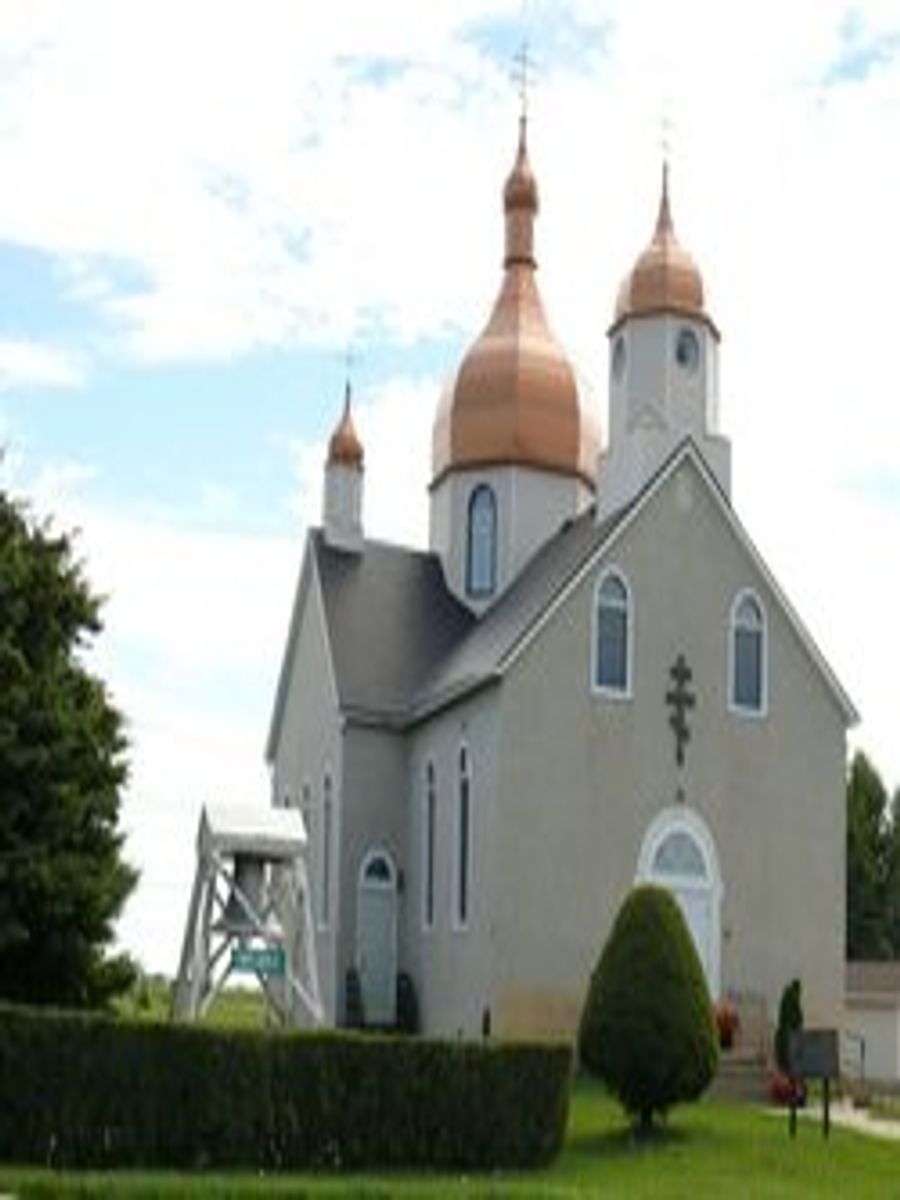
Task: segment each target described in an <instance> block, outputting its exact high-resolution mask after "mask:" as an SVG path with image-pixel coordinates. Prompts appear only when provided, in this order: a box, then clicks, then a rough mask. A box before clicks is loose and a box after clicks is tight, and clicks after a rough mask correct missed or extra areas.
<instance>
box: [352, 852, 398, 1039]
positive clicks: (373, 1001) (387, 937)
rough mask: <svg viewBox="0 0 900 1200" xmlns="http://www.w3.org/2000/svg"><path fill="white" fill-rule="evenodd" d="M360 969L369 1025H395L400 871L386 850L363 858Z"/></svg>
mask: <svg viewBox="0 0 900 1200" xmlns="http://www.w3.org/2000/svg"><path fill="white" fill-rule="evenodd" d="M356 969H357V971H358V972H359V983H360V989H361V991H362V1001H363V1013H364V1014H365V1020H366V1024H367V1025H393V1023H394V1020H395V1017H396V979H397V871H396V869H395V867H394V861H393V859H392V858H391V856H390V855H389V854H388V853H387V851H385V850H372V851H370V852H369V853H368V854H367V855H366V857H365V858H364V859H363V863H362V866H361V867H360V871H359V881H358V883H357V889H356Z"/></svg>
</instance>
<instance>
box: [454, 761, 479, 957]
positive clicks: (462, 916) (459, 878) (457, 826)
mask: <svg viewBox="0 0 900 1200" xmlns="http://www.w3.org/2000/svg"><path fill="white" fill-rule="evenodd" d="M463 764H465V766H463ZM464 783H465V785H466V797H467V799H466V829H465V832H466V857H465V869H466V870H465V891H463V887H462V883H463V862H462V845H463V843H462V834H463V822H462V809H463V803H462V800H463V784H464ZM455 785H456V786H455V803H454V805H453V886H452V887H451V889H450V892H451V905H452V911H451V914H450V926H451V928H452V929H453V931H454V932H455V933H465V931H466V930H467V929H468V928H469V921H470V919H471V916H472V851H473V847H474V840H475V839H474V838H473V836H472V815H473V805H472V756H471V754H470V753H469V747H468V745H467V744H466V743H465V742H461V743H460V746H459V751H458V753H457V756H456V771H455ZM463 900H465V912H464V913H463V912H461V909H462V908H463Z"/></svg>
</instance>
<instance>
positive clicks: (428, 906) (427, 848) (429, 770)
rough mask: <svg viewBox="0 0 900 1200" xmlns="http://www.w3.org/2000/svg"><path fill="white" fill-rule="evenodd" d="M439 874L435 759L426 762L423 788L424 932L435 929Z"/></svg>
mask: <svg viewBox="0 0 900 1200" xmlns="http://www.w3.org/2000/svg"><path fill="white" fill-rule="evenodd" d="M436 876H437V772H436V770H435V767H434V761H433V760H432V759H428V761H427V762H426V763H425V784H424V787H423V788H422V896H421V901H422V904H421V916H422V932H423V933H431V931H432V930H433V929H434V919H435V912H436V903H435V901H436V892H437V889H436V886H435V884H436Z"/></svg>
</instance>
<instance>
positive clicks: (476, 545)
mask: <svg viewBox="0 0 900 1200" xmlns="http://www.w3.org/2000/svg"><path fill="white" fill-rule="evenodd" d="M496 586H497V498H496V496H495V495H494V491H493V488H490V487H488V485H487V484H486V483H482V484H479V485H478V487H476V488H475V490H474V491H473V492H472V495H471V496H470V497H469V523H468V539H467V543H466V592H467V593H468V594H469V595H470V596H490V595H491V594H492V593H493V591H494V588H495V587H496Z"/></svg>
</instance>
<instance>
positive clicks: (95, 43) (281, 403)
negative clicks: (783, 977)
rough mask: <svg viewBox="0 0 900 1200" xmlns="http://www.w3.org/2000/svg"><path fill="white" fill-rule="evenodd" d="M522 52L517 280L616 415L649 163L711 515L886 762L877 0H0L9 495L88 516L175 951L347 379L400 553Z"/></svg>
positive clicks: (885, 455)
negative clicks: (524, 201)
mask: <svg viewBox="0 0 900 1200" xmlns="http://www.w3.org/2000/svg"><path fill="white" fill-rule="evenodd" d="M523 39H527V42H528V46H529V54H530V56H531V59H532V60H533V69H532V71H531V75H532V81H531V84H530V86H529V91H528V111H529V147H530V155H531V161H532V165H533V167H534V169H535V172H536V175H537V178H538V183H539V187H540V197H541V213H540V218H539V222H538V226H537V234H536V237H537V256H538V261H539V283H540V286H541V289H542V292H543V296H544V300H545V303H546V306H547V309H548V313H549V316H550V320H551V323H552V325H553V328H554V330H555V332H556V333H557V334H558V336H559V337H560V340H561V341H562V342H563V344H564V345H565V346H566V348H567V350H568V352H569V354H570V356H571V358H572V361H573V362H574V364H575V366H576V370H577V373H578V376H579V379H580V380H581V384H582V387H583V389H584V393H585V395H587V396H588V397H589V398H590V402H591V403H593V404H596V406H597V410H598V412H599V414H600V418H601V423H602V424H603V426H604V427H605V426H606V416H605V414H606V408H605V406H606V386H605V381H606V376H607V354H608V348H607V339H606V330H607V328H608V326H609V323H610V320H611V317H612V311H613V306H614V300H615V293H616V289H617V286H618V283H619V280H620V279H621V277H622V276H623V275H624V274H625V273H626V272H627V271H628V270H629V268H630V267H631V265H632V263H633V261H634V259H635V257H636V256H637V254H638V253H639V252H640V250H641V249H643V247H644V246H645V245H646V244H647V242H648V240H649V237H650V234H651V232H652V227H653V223H654V220H655V214H656V207H657V202H658V196H659V180H660V164H661V160H662V156H663V153H664V148H665V153H667V155H668V158H669V161H670V163H671V176H670V178H671V195H672V207H673V216H674V221H675V227H676V231H677V233H678V236H679V238H680V240H681V242H682V244H683V245H684V246H686V247H687V248H688V249H689V250H690V252H691V253H692V255H693V256H694V258H695V259H696V260H697V262H698V264H699V266H700V268H701V270H702V272H703V277H704V283H705V287H706V295H707V306H708V310H709V312H710V313H711V315H712V316H713V318H714V320H715V321H716V323H717V325H718V326H719V328H720V330H721V331H722V335H723V340H722V349H721V370H722V405H721V409H722V416H721V424H722V429H723V431H724V432H725V433H726V434H727V435H728V436H729V437H730V438H731V440H732V446H733V456H734V484H733V501H734V504H735V507H736V509H737V512H738V514H739V516H740V517H741V519H742V521H743V522H744V524H745V526H746V527H747V529H748V530H749V532H750V534H751V537H752V538H753V540H754V543H755V544H756V546H757V548H758V549H759V551H760V552H761V553H762V555H763V557H764V559H765V560H766V562H767V563H768V565H769V566H770V567H771V568H772V570H773V571H774V573H775V575H776V577H777V578H778V579H779V581H780V582H781V584H782V586H783V587H784V589H785V591H786V592H787V594H788V596H789V597H790V598H791V601H792V603H793V605H794V607H795V608H796V609H797V611H798V612H799V613H800V614H801V616H802V618H803V621H804V623H805V625H806V626H807V628H808V629H809V631H810V633H811V634H812V636H813V638H814V639H815V641H816V642H817V644H818V645H819V647H820V648H821V650H822V652H823V653H824V655H825V657H826V659H827V660H828V662H829V663H830V664H831V666H832V667H833V668H834V670H835V671H836V673H837V675H838V676H839V678H840V679H841V681H842V682H843V684H844V686H845V688H846V689H847V691H848V692H849V694H850V696H851V697H852V699H853V701H854V703H855V704H856V706H857V708H858V709H859V711H860V714H861V718H862V720H861V722H860V724H859V726H858V727H857V728H856V729H855V730H854V731H853V733H852V735H851V746H852V747H856V746H861V747H863V748H864V749H865V750H866V751H867V752H868V753H869V754H870V756H871V757H872V758H873V759H874V761H875V763H876V765H877V766H878V767H879V768H880V769H881V771H882V773H883V775H884V777H885V780H886V782H887V783H888V785H889V787H891V788H893V787H895V786H898V785H900V697H898V679H900V637H898V619H897V612H898V601H900V383H898V379H900V372H898V369H897V361H898V346H900V339H898V333H897V319H898V315H900V300H898V286H897V281H898V280H900V226H898V221H897V211H898V206H900V154H898V144H900V143H898V134H900V3H898V2H897V0H881V2H879V3H875V2H868V0H862V2H860V3H856V4H847V3H836V2H833V0H795V2H794V3H791V4H785V3H784V2H783V0H779V2H778V3H775V2H774V0H757V2H756V3H754V4H752V5H750V4H741V5H737V4H726V3H723V2H722V0H717V2H716V0H714V2H709V3H704V2H701V0H683V2H682V3H680V4H678V5H673V4H671V3H667V2H665V0H662V2H657V0H608V2H604V0H558V2H556V3H549V2H548V3H539V2H537V0H532V2H531V3H524V4H523V3H522V2H521V0H516V2H511V0H510V2H505V0H429V2H428V3H427V4H426V3H421V2H415V0H408V2H401V0H382V3H379V4H377V5H374V4H371V3H363V2H361V3H356V2H355V0H332V2H331V3H330V4H327V5H322V4H320V3H308V2H307V0H265V2H260V3H251V2H250V0H242V2H237V0H214V2H207V0H192V2H191V3H189V4H185V3H183V0H177V2H175V0H172V2H167V0H155V2H153V3H151V2H149V0H108V2H102V0H80V3H79V4H77V5H75V4H71V3H66V2H65V0H60V2H59V3H49V2H44V0H0V446H2V447H3V450H4V453H3V457H2V463H0V486H2V487H4V488H5V489H6V490H8V491H10V492H11V493H12V494H14V495H16V496H18V497H21V498H23V499H27V501H28V502H29V503H30V504H31V506H32V509H33V511H34V512H35V513H36V514H39V515H41V516H46V515H52V517H53V519H54V522H55V524H56V527H57V528H59V529H63V530H74V531H77V533H76V541H75V544H76V549H77V553H78V556H79V558H80V559H81V560H82V561H83V563H84V567H85V571H86V573H87V575H88V577H89V579H90V580H91V582H92V585H93V586H94V587H95V589H96V590H97V591H99V592H101V593H102V594H103V595H104V596H105V597H106V603H105V608H104V619H105V628H104V631H103V633H102V634H101V635H100V637H99V638H97V639H96V641H95V642H94V644H93V645H92V646H91V647H90V649H89V650H88V652H87V661H88V663H89V665H90V667H91V669H92V670H95V671H96V672H98V673H99V674H101V675H102V676H103V677H104V678H105V679H106V680H107V682H108V684H109V687H110V689H111V692H112V694H113V696H114V698H115V701H116V703H117V704H118V706H119V707H120V708H121V709H122V711H123V712H124V713H125V715H126V718H127V722H128V731H129V736H130V740H131V775H130V781H129V785H128V789H127V792H126V794H125V796H124V800H123V805H122V824H123V828H124V829H125V831H126V834H127V840H126V854H127V856H128V857H129V858H130V860H131V861H132V862H133V863H135V865H137V866H138V867H139V869H140V872H141V880H140V883H139V886H138V888H137V890H136V892H135V893H134V895H133V897H132V898H131V900H130V901H129V903H128V905H127V908H126V910H125V912H124V914H123V917H122V919H121V921H120V923H119V927H118V936H119V939H120V941H121V943H122V944H123V945H124V946H125V947H127V948H128V949H129V950H131V951H132V952H133V953H134V954H135V955H136V957H137V958H138V959H139V960H140V962H141V963H142V964H143V966H144V967H145V968H146V969H147V970H154V971H164V972H166V973H168V974H174V972H175V970H176V968H177V961H178V954H179V949H180V943H181V938H182V933H183V927H184V921H185V917H186V914H187V905H188V899H189V891H190V885H191V880H192V876H193V872H194V868H195V859H194V855H195V845H194V842H195V835H196V830H197V823H198V820H199V815H200V811H201V808H202V806H203V804H204V803H207V802H217V801H218V802H223V801H226V802H228V803H233V804H249V805H265V804H266V803H268V798H269V785H268V777H267V772H266V768H265V763H264V744H265V738H266V733H267V729H268V722H269V717H270V713H271V706H272V700H273V696H274V691H275V684H276V680H277V675H278V668H279V664H280V658H281V654H282V650H283V646H284V641H285V637H286V632H287V624H288V620H289V616H290V607H291V602H292V598H293V589H294V586H295V581H296V577H297V572H298V569H299V565H300V561H301V555H302V550H303V542H304V536H305V530H306V528H307V526H308V525H310V524H316V523H317V522H318V521H319V518H320V512H321V492H322V468H323V462H324V456H325V446H326V443H327V439H328V436H329V434H330V432H331V430H332V428H333V427H334V425H335V423H336V421H337V418H338V416H339V413H340V407H341V402H342V396H343V389H344V382H345V378H346V377H347V374H348V373H349V375H350V377H351V379H352V384H353V389H354V396H355V401H354V403H355V415H356V423H357V428H358V429H359V432H360V435H361V437H362V440H363V442H364V445H365V452H366V473H365V510H364V520H365V526H366V531H367V533H368V534H370V535H372V536H376V537H380V538H383V539H388V540H391V541H398V542H403V543H408V544H415V545H420V546H421V545H424V544H425V543H426V540H427V493H426V488H427V483H428V469H429V453H430V429H431V422H432V418H433V414H434V409H435V406H436V404H437V400H438V397H439V395H440V391H441V388H442V385H443V382H444V381H445V380H446V379H447V377H448V376H449V375H451V374H452V372H453V370H454V367H455V365H456V364H457V363H458V361H459V359H460V357H461V355H462V354H463V353H464V352H465V349H466V347H467V345H468V344H469V343H470V342H471V341H472V339H473V338H474V337H475V336H476V335H477V333H478V332H479V330H480V328H481V326H482V325H483V323H484V321H485V320H486V318H487V315H488V312H489V309H490V306H491V303H492V301H493V298H494V295H495V292H496V289H497V287H498V284H499V278H500V264H501V257H502V233H503V231H502V210H501V189H502V184H503V180H504V178H505V176H506V174H507V172H508V170H509V168H510V166H511V164H512V160H513V156H514V151H515V144H516V135H517V119H518V114H519V106H520V97H519V93H518V91H517V88H516V85H515V82H514V79H513V75H514V71H513V66H514V60H515V57H516V54H517V52H518V51H519V49H520V47H521V45H522V42H523Z"/></svg>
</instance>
